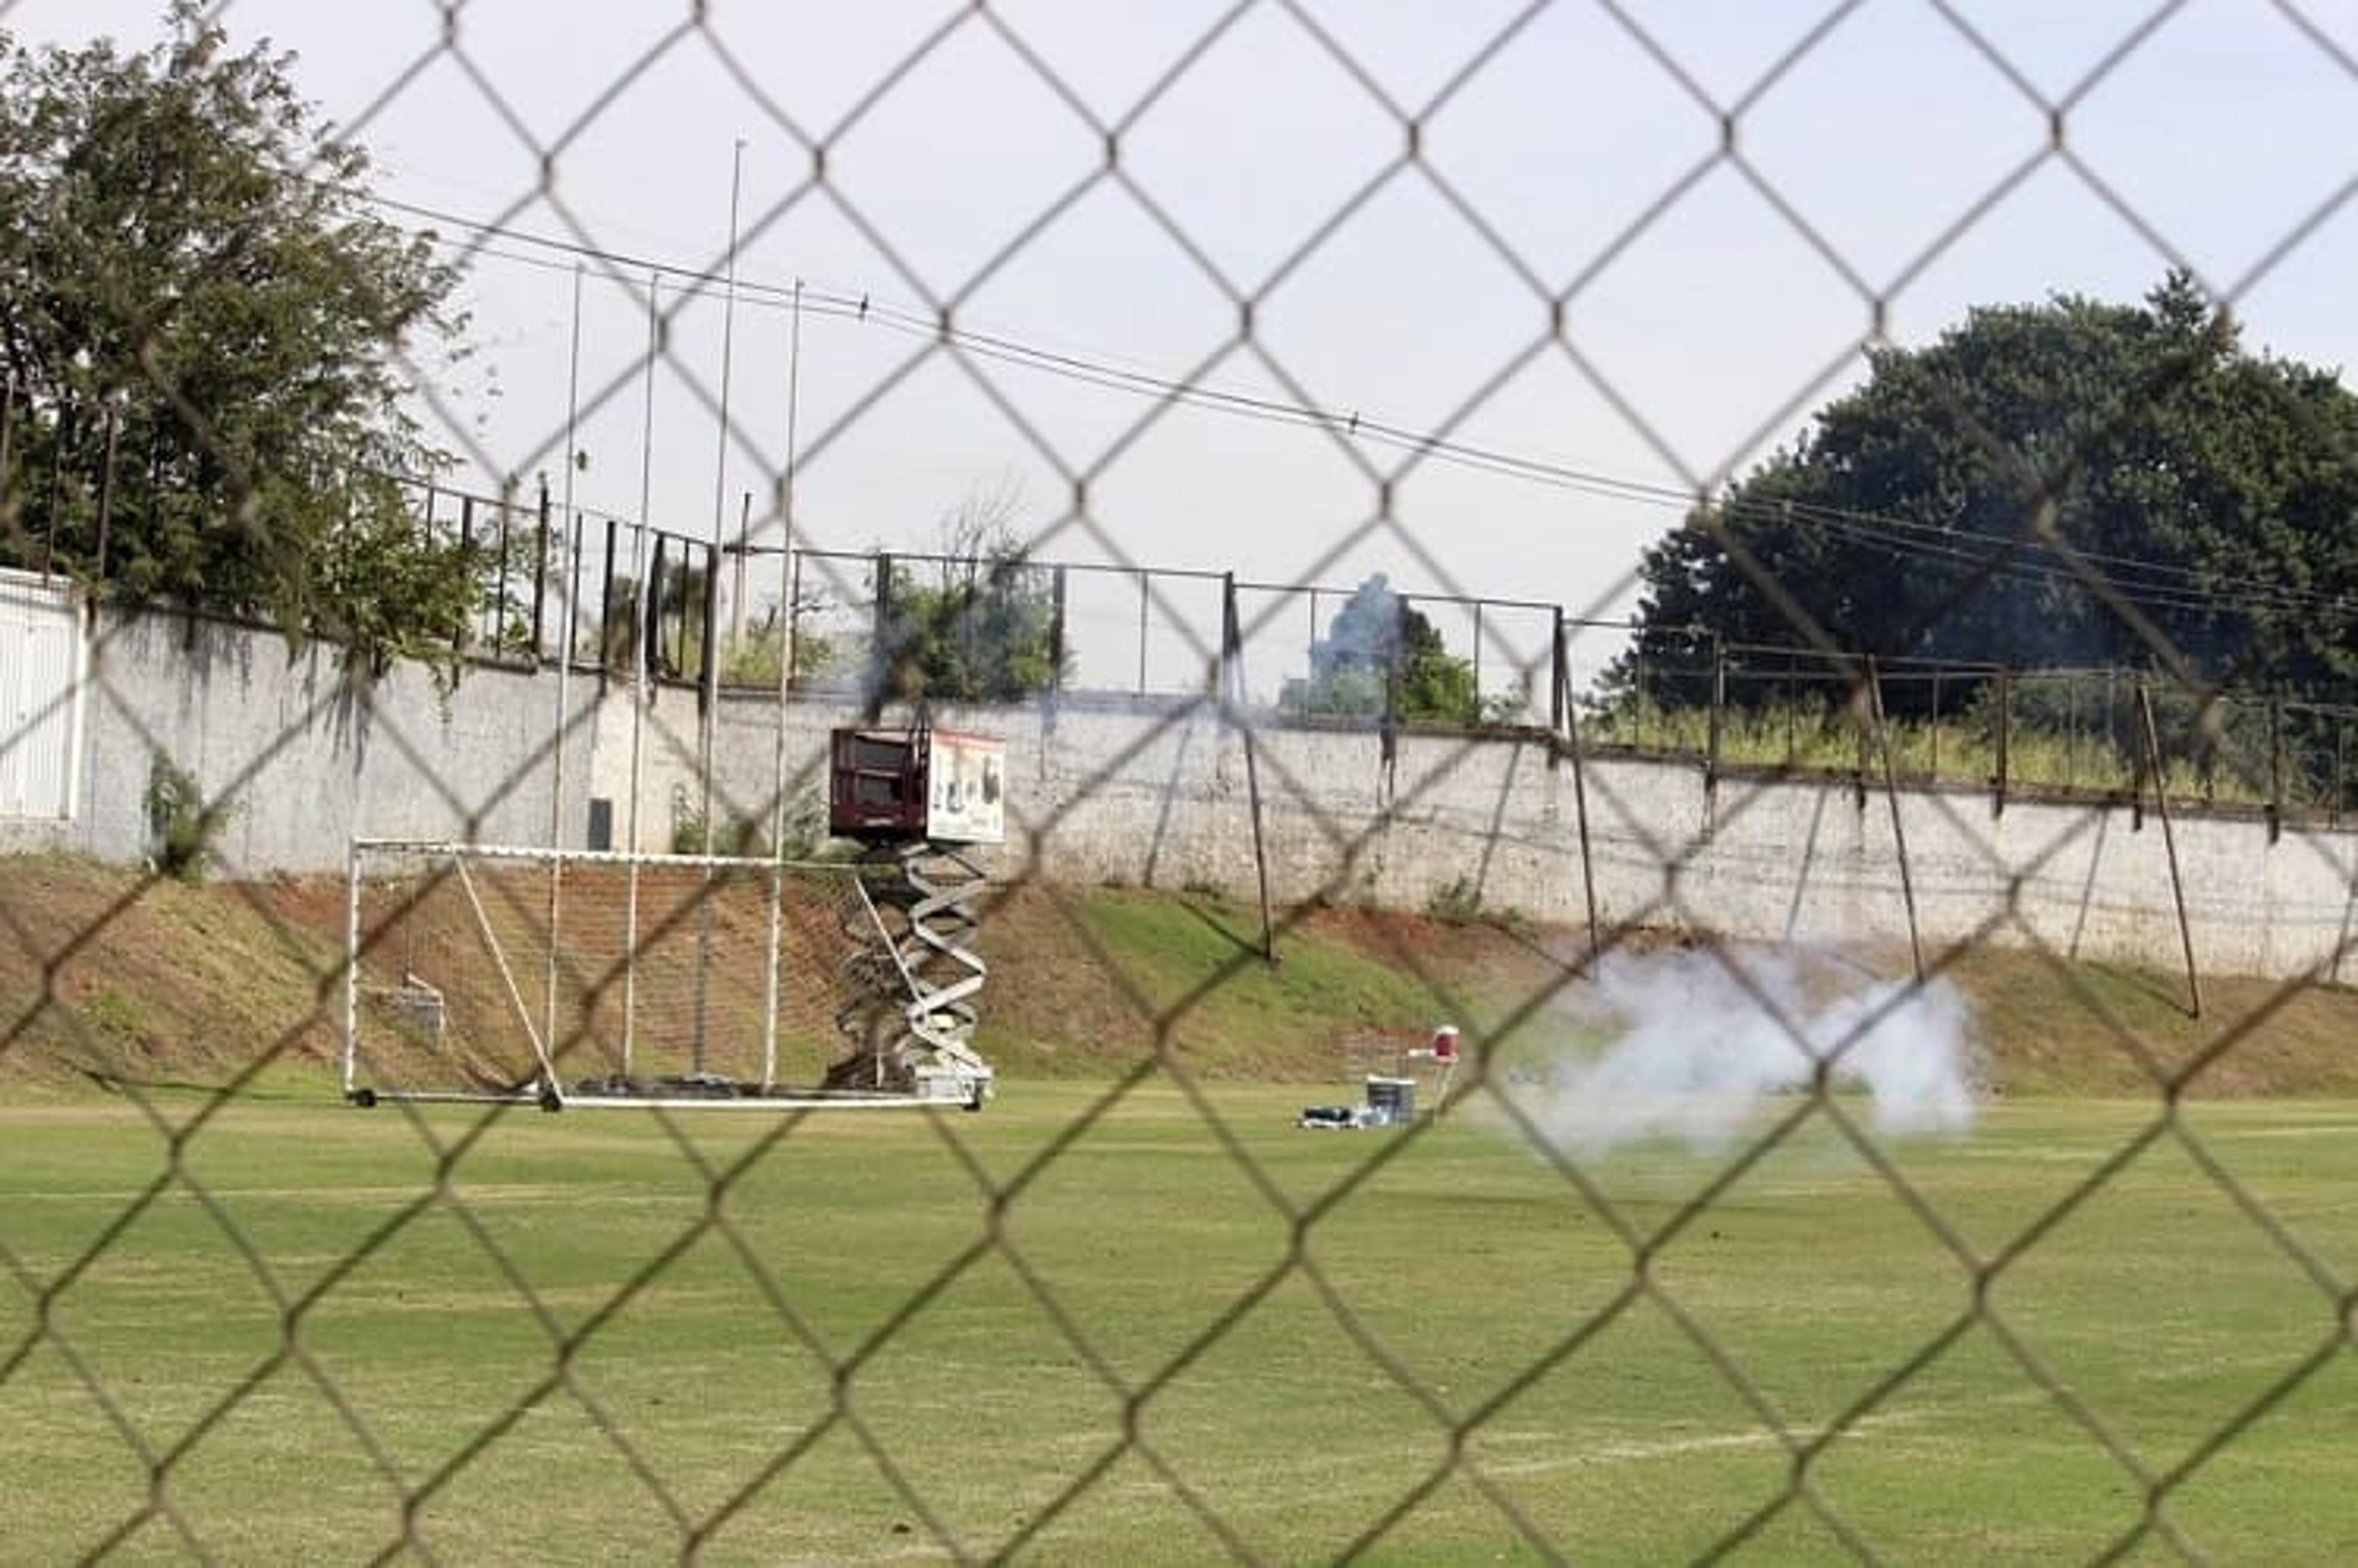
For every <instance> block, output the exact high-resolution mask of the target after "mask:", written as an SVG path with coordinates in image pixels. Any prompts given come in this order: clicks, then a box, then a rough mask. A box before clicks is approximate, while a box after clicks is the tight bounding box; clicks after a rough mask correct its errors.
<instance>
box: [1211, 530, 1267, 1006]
mask: <svg viewBox="0 0 2358 1568" xmlns="http://www.w3.org/2000/svg"><path fill="white" fill-rule="evenodd" d="M1220 664H1221V665H1222V667H1223V670H1224V675H1223V677H1222V680H1221V692H1220V696H1221V706H1222V707H1223V708H1226V709H1228V713H1229V716H1230V720H1231V722H1233V723H1234V724H1235V725H1236V727H1237V730H1238V733H1239V734H1241V735H1242V736H1243V737H1244V743H1245V801H1246V804H1247V805H1248V806H1249V807H1250V809H1251V811H1252V844H1253V871H1254V874H1255V875H1256V876H1257V877H1258V878H1259V879H1260V956H1261V958H1262V960H1263V961H1264V962H1266V963H1270V964H1275V963H1276V962H1277V922H1276V920H1275V919H1274V917H1273V916H1272V915H1271V911H1270V903H1269V845H1268V843H1267V841H1266V840H1265V839H1264V838H1263V837H1262V834H1261V821H1260V759H1259V756H1258V754H1257V748H1256V747H1255V744H1254V741H1253V727H1252V722H1251V720H1250V719H1246V718H1244V717H1242V714H1243V711H1244V706H1245V647H1244V621H1243V618H1242V617H1241V616H1239V615H1238V613H1237V574H1236V573H1234V572H1228V573H1226V574H1225V575H1224V576H1223V577H1222V578H1221V579H1220Z"/></svg>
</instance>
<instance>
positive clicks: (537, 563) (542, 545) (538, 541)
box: [532, 473, 711, 661]
mask: <svg viewBox="0 0 2358 1568" xmlns="http://www.w3.org/2000/svg"><path fill="white" fill-rule="evenodd" d="M705 591H706V592H707V593H710V592H711V589H709V588H708V589H705ZM547 615H548V476H547V475H546V474H545V473H544V474H542V475H541V476H540V504H539V506H538V507H537V508H536V509H535V517H534V520H533V544H532V656H533V658H534V659H535V661H536V660H538V659H539V657H540V654H541V650H542V648H543V647H544V646H546V643H545V642H544V638H545V637H546V634H547V631H548V627H547V623H546V622H547Z"/></svg>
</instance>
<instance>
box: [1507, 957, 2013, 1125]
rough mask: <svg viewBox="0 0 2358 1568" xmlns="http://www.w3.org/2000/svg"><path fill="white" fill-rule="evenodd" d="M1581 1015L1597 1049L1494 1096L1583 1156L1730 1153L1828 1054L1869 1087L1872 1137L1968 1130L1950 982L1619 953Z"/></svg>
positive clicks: (1529, 1065) (1585, 995)
mask: <svg viewBox="0 0 2358 1568" xmlns="http://www.w3.org/2000/svg"><path fill="white" fill-rule="evenodd" d="M1739 972H1740V975H1741V977H1742V978H1740V979H1739ZM1844 981H1846V982H1847V983H1846V984H1845V983H1841V982H1844ZM1571 1007H1572V1011H1573V1012H1574V1019H1575V1021H1576V1025H1577V1028H1576V1033H1578V1034H1580V1035H1581V1036H1583V1037H1585V1040H1587V1041H1589V1042H1595V1041H1597V1040H1598V1039H1599V1038H1600V1037H1601V1039H1602V1043H1601V1044H1590V1045H1586V1046H1583V1045H1579V1044H1573V1043H1569V1042H1566V1043H1563V1044H1558V1045H1556V1046H1553V1047H1552V1048H1551V1052H1550V1054H1547V1055H1544V1056H1542V1057H1541V1058H1539V1059H1537V1060H1532V1059H1528V1058H1525V1059H1519V1060H1517V1061H1515V1062H1514V1063H1513V1064H1512V1065H1509V1067H1508V1068H1507V1070H1506V1071H1505V1073H1504V1074H1503V1075H1502V1079H1503V1081H1502V1082H1501V1085H1500V1087H1501V1088H1502V1089H1503V1090H1504V1092H1505V1093H1506V1095H1507V1096H1508V1097H1509V1098H1510V1099H1512V1100H1513V1101H1514V1102H1515V1103H1516V1105H1517V1106H1518V1107H1519V1108H1520V1109H1521V1110H1522V1112H1523V1113H1524V1114H1525V1115H1526V1116H1528V1117H1529V1118H1530V1119H1531V1121H1532V1122H1534V1123H1535V1124H1537V1125H1538V1126H1539V1127H1541V1129H1543V1130H1545V1131H1546V1133H1547V1135H1548V1137H1549V1139H1550V1140H1551V1141H1552V1142H1553V1143H1554V1144H1555V1145H1556V1147H1557V1148H1559V1149H1561V1150H1562V1151H1563V1152H1566V1153H1568V1154H1572V1155H1574V1156H1576V1157H1577V1156H1582V1155H1588V1154H1595V1153H1601V1152H1605V1151H1606V1150H1608V1149H1611V1148H1613V1147H1615V1146H1617V1145H1619V1144H1624V1143H1628V1142H1632V1141H1643V1140H1655V1139H1669V1140H1676V1141H1682V1142H1684V1143H1686V1144H1688V1145H1689V1146H1691V1147H1693V1148H1695V1149H1697V1150H1712V1149H1716V1148H1721V1147H1724V1146H1725V1145H1726V1144H1727V1143H1728V1142H1729V1141H1731V1140H1733V1139H1735V1138H1736V1136H1737V1135H1738V1134H1739V1133H1741V1132H1742V1131H1743V1130H1744V1129H1745V1128H1746V1126H1747V1124H1748V1123H1750V1122H1751V1121H1752V1120H1753V1119H1754V1117H1755V1114H1756V1113H1757V1112H1758V1109H1759V1108H1760V1107H1761V1106H1762V1104H1763V1103H1764V1102H1765V1101H1766V1100H1768V1098H1769V1097H1771V1096H1775V1095H1779V1094H1786V1093H1790V1092H1793V1091H1796V1090H1806V1089H1808V1088H1809V1087H1810V1086H1811V1084H1812V1080H1813V1079H1814V1078H1815V1076H1816V1074H1817V1067H1818V1063H1819V1062H1820V1061H1822V1060H1823V1061H1826V1062H1828V1063H1830V1064H1831V1065H1830V1066H1829V1068H1828V1076H1829V1077H1830V1079H1831V1080H1832V1082H1833V1086H1834V1087H1838V1088H1848V1089H1863V1090H1864V1091H1865V1093H1866V1097H1867V1098H1868V1100H1869V1102H1870V1104H1869V1119H1870V1121H1871V1125H1872V1126H1873V1128H1874V1130H1875V1131H1876V1133H1877V1135H1878V1136H1881V1137H1893V1138H1897V1137H1904V1136H1907V1135H1909V1134H1916V1133H1930V1132H1958V1131H1963V1130H1964V1129H1966V1128H1967V1127H1969V1126H1971V1125H1972V1122H1973V1115H1974V1095H1973V1064H1974V1052H1973V1047H1972V1044H1971V1023H1972V1013H1971V1010H1970V1008H1969V1007H1968V1005H1967V1003H1966V1001H1965V999H1964V997H1963V995H1962V994H1961V993H1960V992H1959V991H1958V990H1957V989H1956V988H1955V987H1954V986H1952V985H1951V984H1950V983H1949V982H1948V981H1947V980H1945V979H1934V980H1932V981H1931V982H1930V983H1928V984H1926V985H1922V986H1916V985H1912V984H1909V983H1908V982H1904V981H1897V980H1874V981H1866V982H1862V981H1861V980H1860V979H1859V978H1858V977H1857V976H1856V975H1855V973H1853V974H1848V975H1844V974H1843V973H1842V972H1841V971H1839V970H1838V969H1836V968H1834V967H1833V966H1832V965H1830V964H1826V963H1823V962H1821V963H1818V964H1816V965H1814V966H1813V965H1812V963H1811V962H1810V961H1809V960H1808V959H1807V958H1806V957H1804V956H1801V955H1795V954H1790V953H1765V952H1760V951H1757V950H1751V951H1747V950H1741V949H1729V950H1726V951H1724V952H1722V953H1719V954H1716V955H1714V954H1713V953H1708V952H1681V953H1669V954H1628V953H1616V954H1613V955H1611V956H1610V957H1607V958H1606V961H1605V962H1604V963H1603V964H1602V965H1600V966H1599V967H1598V968H1597V970H1596V972H1595V979H1594V982H1593V984H1591V985H1589V986H1587V987H1585V988H1583V989H1582V990H1581V992H1580V993H1579V995H1578V997H1577V999H1576V1000H1574V1002H1573V1003H1572V1004H1571Z"/></svg>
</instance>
